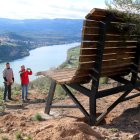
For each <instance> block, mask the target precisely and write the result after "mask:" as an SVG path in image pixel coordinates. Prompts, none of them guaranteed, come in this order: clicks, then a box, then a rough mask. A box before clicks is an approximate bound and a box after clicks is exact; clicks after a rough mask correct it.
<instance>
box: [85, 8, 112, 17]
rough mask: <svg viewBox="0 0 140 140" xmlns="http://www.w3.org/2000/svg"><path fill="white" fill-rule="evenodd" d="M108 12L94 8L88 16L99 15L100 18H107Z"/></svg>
mask: <svg viewBox="0 0 140 140" xmlns="http://www.w3.org/2000/svg"><path fill="white" fill-rule="evenodd" d="M109 13H110V12H109V11H108V10H105V9H98V8H94V9H92V10H91V11H90V13H89V14H90V15H92V16H93V15H94V16H95V15H101V16H107V15H108V14H109ZM86 18H88V16H86Z"/></svg>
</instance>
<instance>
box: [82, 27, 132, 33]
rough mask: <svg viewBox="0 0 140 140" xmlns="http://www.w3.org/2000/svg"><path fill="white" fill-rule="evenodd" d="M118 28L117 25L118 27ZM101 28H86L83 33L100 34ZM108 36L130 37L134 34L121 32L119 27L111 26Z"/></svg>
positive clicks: (108, 29)
mask: <svg viewBox="0 0 140 140" xmlns="http://www.w3.org/2000/svg"><path fill="white" fill-rule="evenodd" d="M116 26H117V25H116ZM100 30H101V29H100V28H99V27H95V26H91V27H90V26H84V27H83V30H82V33H83V34H85V35H86V34H100ZM106 34H116V35H123V34H127V35H128V34H129V35H134V33H133V32H126V33H125V32H124V31H123V30H120V29H119V27H113V25H112V26H111V25H110V26H109V27H108V28H107V31H106Z"/></svg>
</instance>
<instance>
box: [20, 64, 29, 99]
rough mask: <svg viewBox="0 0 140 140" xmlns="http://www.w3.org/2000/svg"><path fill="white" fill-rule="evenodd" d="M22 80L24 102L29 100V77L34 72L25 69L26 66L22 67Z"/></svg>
mask: <svg viewBox="0 0 140 140" xmlns="http://www.w3.org/2000/svg"><path fill="white" fill-rule="evenodd" d="M19 73H20V79H21V87H22V100H23V101H24V100H29V99H28V84H29V75H32V70H31V69H30V68H27V69H25V66H24V65H22V66H21V70H20V71H19Z"/></svg>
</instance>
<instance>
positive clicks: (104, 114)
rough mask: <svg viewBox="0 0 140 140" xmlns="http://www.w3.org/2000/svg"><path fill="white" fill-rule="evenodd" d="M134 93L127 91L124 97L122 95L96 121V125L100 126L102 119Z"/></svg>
mask: <svg viewBox="0 0 140 140" xmlns="http://www.w3.org/2000/svg"><path fill="white" fill-rule="evenodd" d="M131 91H132V89H131V90H127V91H126V92H125V93H123V95H121V96H120V97H119V98H118V99H117V100H116V101H115V102H114V103H113V104H112V105H111V106H110V107H109V108H108V109H107V110H106V111H105V112H104V113H102V114H101V115H100V116H99V117H98V118H97V120H96V125H98V124H99V123H100V122H101V121H102V119H103V118H104V117H105V116H106V115H107V114H108V113H109V112H110V111H111V110H112V109H114V107H115V106H117V105H118V104H119V103H120V102H122V100H124V98H125V97H126V96H127V95H128V94H129V93H130V92H131Z"/></svg>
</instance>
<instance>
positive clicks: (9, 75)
mask: <svg viewBox="0 0 140 140" xmlns="http://www.w3.org/2000/svg"><path fill="white" fill-rule="evenodd" d="M3 79H4V97H3V100H4V101H7V100H6V96H8V99H9V100H12V98H11V85H12V84H13V82H14V74H13V70H12V68H10V64H9V62H7V63H6V68H5V69H4V71H3ZM7 93H8V95H7Z"/></svg>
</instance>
